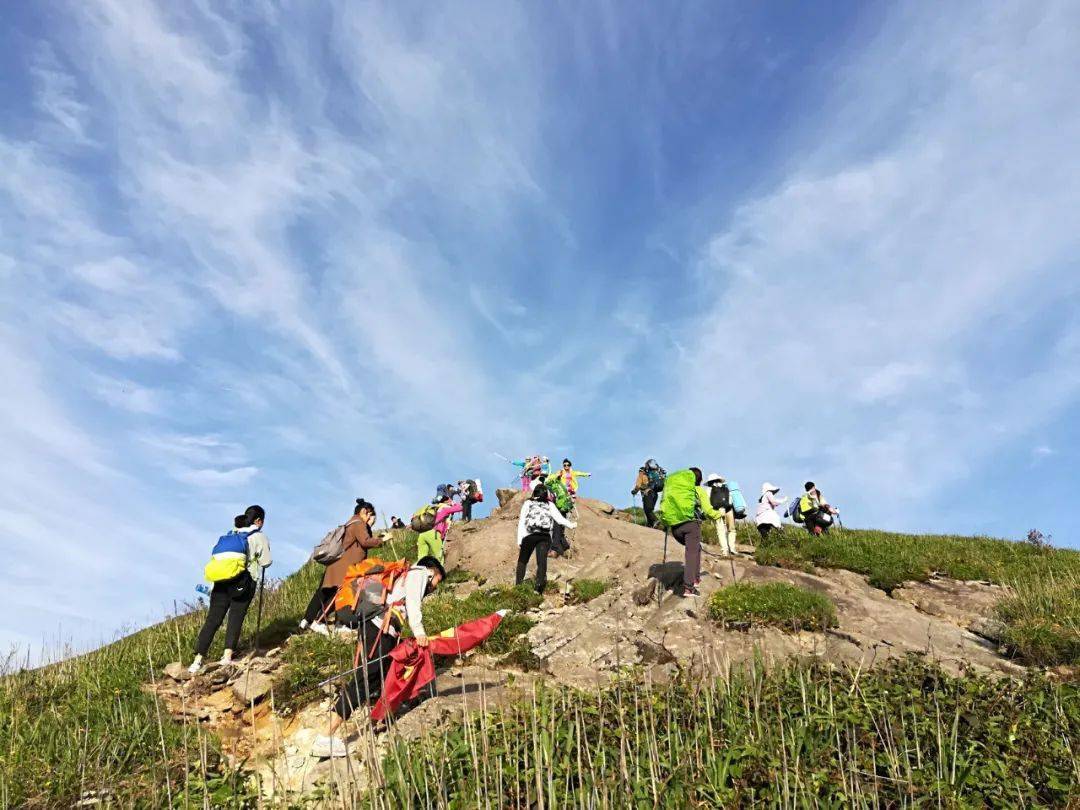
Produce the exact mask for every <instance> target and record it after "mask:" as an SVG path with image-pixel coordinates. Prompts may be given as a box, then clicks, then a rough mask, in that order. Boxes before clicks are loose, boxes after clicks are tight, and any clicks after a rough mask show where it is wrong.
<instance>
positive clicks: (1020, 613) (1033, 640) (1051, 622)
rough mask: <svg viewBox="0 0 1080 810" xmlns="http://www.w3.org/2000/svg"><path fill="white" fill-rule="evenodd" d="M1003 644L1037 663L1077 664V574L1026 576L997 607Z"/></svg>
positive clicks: (1079, 606)
mask: <svg viewBox="0 0 1080 810" xmlns="http://www.w3.org/2000/svg"><path fill="white" fill-rule="evenodd" d="M997 614H998V617H999V618H1000V619H1001V620H1002V621H1003V622H1004V623H1005V625H1006V631H1005V638H1004V642H1005V645H1006V646H1007V647H1008V648H1009V649H1010V650H1011V651H1012V652H1013V653H1014V654H1015V655H1016V656H1017V657H1018V658H1020V659H1021V660H1023V661H1025V662H1027V663H1029V664H1037V665H1040V666H1055V665H1058V664H1067V665H1073V666H1075V665H1078V664H1080V575H1078V574H1057V575H1050V576H1046V577H1029V578H1027V579H1022V580H1020V581H1018V582H1017V583H1015V585H1014V594H1013V595H1011V596H1008V597H1006V598H1005V599H1003V600H1002V601H1001V602H1000V603H999V604H998V607H997Z"/></svg>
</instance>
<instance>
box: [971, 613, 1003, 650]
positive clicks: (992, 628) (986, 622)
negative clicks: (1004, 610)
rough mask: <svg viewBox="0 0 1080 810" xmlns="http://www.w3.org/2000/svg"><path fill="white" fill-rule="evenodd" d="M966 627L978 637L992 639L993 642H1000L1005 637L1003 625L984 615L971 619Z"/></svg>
mask: <svg viewBox="0 0 1080 810" xmlns="http://www.w3.org/2000/svg"><path fill="white" fill-rule="evenodd" d="M967 629H968V630H970V631H971V632H972V633H974V634H975V635H977V636H979V637H980V638H985V639H986V640H987V641H993V642H994V643H995V644H1000V643H1001V641H1002V640H1003V639H1004V638H1005V629H1006V628H1005V625H1004V624H1003V623H1002V622H999V621H998V620H997V619H989V618H987V617H985V616H979V617H978V618H975V619H972V621H971V623H970V624H969V625H968V628H967Z"/></svg>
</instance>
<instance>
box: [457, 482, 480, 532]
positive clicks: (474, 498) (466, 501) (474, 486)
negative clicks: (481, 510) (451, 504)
mask: <svg viewBox="0 0 1080 810" xmlns="http://www.w3.org/2000/svg"><path fill="white" fill-rule="evenodd" d="M458 489H459V490H460V491H461V522H462V523H471V522H472V508H473V504H477V503H482V502H483V500H484V490H483V489H482V488H481V485H480V479H478V478H466V479H465V480H464V481H458Z"/></svg>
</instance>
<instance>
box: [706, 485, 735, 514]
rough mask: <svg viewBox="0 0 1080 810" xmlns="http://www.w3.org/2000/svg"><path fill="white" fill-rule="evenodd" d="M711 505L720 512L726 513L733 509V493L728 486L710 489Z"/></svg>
mask: <svg viewBox="0 0 1080 810" xmlns="http://www.w3.org/2000/svg"><path fill="white" fill-rule="evenodd" d="M709 504H710V505H711V506H712V508H713V509H715V510H717V511H718V512H726V511H727V510H728V509H730V508H731V491H730V490H729V489H728V488H727V484H721V485H720V486H718V487H709Z"/></svg>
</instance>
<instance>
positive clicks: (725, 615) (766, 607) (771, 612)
mask: <svg viewBox="0 0 1080 810" xmlns="http://www.w3.org/2000/svg"><path fill="white" fill-rule="evenodd" d="M709 618H711V619H713V620H714V621H718V622H721V623H722V624H725V625H728V626H731V625H741V624H747V625H751V624H754V625H771V626H774V627H781V628H783V629H785V630H824V629H825V628H826V627H834V626H835V625H836V606H835V605H833V603H832V600H831V599H829V597H828V596H826V595H825V594H822V593H815V592H814V591H810V590H807V589H806V588H799V587H796V586H795V585H789V584H788V583H786V582H768V583H764V584H754V583H749V582H740V583H738V584H735V585H728V586H726V587H724V588H721V589H720V590H718V591H716V592H715V593H714V594H713V595H712V596H710V597H709Z"/></svg>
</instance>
